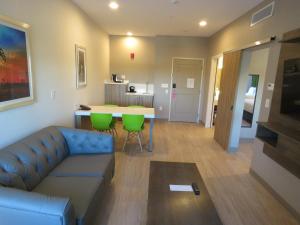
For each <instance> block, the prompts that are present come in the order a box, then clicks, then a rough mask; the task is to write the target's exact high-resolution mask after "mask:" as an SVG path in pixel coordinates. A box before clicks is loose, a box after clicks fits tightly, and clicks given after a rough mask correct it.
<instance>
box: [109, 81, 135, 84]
mask: <svg viewBox="0 0 300 225" xmlns="http://www.w3.org/2000/svg"><path fill="white" fill-rule="evenodd" d="M104 84H117V85H127V84H129V81H124V82H123V83H117V82H113V81H104Z"/></svg>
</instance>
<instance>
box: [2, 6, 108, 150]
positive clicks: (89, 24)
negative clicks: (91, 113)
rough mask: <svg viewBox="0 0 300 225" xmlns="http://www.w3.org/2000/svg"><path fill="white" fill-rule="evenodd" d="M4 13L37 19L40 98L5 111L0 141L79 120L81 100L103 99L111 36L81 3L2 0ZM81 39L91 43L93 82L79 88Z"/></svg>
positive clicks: (34, 40)
mask: <svg viewBox="0 0 300 225" xmlns="http://www.w3.org/2000/svg"><path fill="white" fill-rule="evenodd" d="M0 14H2V15H6V16H9V17H10V18H13V19H15V20H18V21H21V22H26V23H28V24H30V25H31V28H30V45H31V53H32V71H33V76H34V88H35V98H36V103H35V104H33V105H30V106H26V107H22V108H17V109H13V110H9V111H5V112H0V125H1V126H0V147H4V146H6V145H8V144H10V143H12V142H14V141H16V140H18V139H20V138H22V137H24V136H26V135H28V134H30V133H32V132H34V131H37V130H39V129H40V128H42V127H45V126H48V125H54V124H55V125H64V126H73V124H74V123H73V120H74V117H73V111H74V105H75V104H78V103H84V104H100V103H102V102H103V99H104V97H103V95H104V84H103V81H104V79H107V77H108V69H109V38H108V35H107V34H106V33H104V32H103V31H102V30H100V29H99V28H98V26H97V25H96V24H95V23H94V22H93V21H91V20H90V19H89V18H88V17H87V16H86V15H85V14H84V13H83V12H82V11H81V10H80V9H79V8H78V7H77V6H75V5H74V4H73V3H72V2H71V1H65V0H51V1H49V0H38V1H37V0H26V1H24V0H9V1H7V0H0ZM75 43H76V44H79V45H82V46H84V47H86V49H87V74H88V85H87V87H86V88H82V89H79V90H78V89H76V79H75ZM51 90H56V99H55V100H51V99H50V91H51Z"/></svg>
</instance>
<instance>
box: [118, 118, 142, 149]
mask: <svg viewBox="0 0 300 225" xmlns="http://www.w3.org/2000/svg"><path fill="white" fill-rule="evenodd" d="M122 120H123V128H124V130H126V131H127V135H126V139H125V142H124V145H123V151H125V146H126V144H127V141H128V139H129V137H130V135H131V134H133V135H136V136H137V138H138V141H139V145H140V148H141V152H142V151H143V146H142V141H141V134H142V130H143V124H144V115H127V114H124V115H122Z"/></svg>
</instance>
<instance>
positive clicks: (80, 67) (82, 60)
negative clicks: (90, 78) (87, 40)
mask: <svg viewBox="0 0 300 225" xmlns="http://www.w3.org/2000/svg"><path fill="white" fill-rule="evenodd" d="M75 54H76V87H77V88H81V87H84V86H86V85H87V73H86V71H87V70H86V49H85V48H84V47H81V46H79V45H75Z"/></svg>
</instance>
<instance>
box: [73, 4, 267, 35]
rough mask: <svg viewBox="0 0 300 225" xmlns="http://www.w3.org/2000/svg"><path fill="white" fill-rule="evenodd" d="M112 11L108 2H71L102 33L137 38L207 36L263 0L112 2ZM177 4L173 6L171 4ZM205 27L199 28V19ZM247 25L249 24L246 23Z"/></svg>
mask: <svg viewBox="0 0 300 225" xmlns="http://www.w3.org/2000/svg"><path fill="white" fill-rule="evenodd" d="M116 1H117V2H118V3H119V5H120V7H119V9H118V10H116V11H114V10H111V9H110V8H109V7H108V4H109V2H110V1H109V0H73V2H74V3H76V4H77V5H78V6H79V7H80V8H82V9H83V10H84V11H85V12H86V13H87V14H88V15H89V16H90V17H91V18H92V19H94V20H95V21H96V22H97V23H98V24H99V25H100V26H101V27H102V29H104V30H105V31H106V32H108V33H109V34H111V35H125V34H126V33H127V31H131V32H133V34H134V35H138V36H156V35H171V36H201V37H209V36H211V35H212V34H214V33H215V32H217V31H218V30H220V29H221V28H223V27H224V26H226V25H227V24H229V23H231V22H232V21H234V20H235V19H237V18H238V17H240V16H241V15H243V14H245V13H246V12H247V11H249V10H250V9H252V8H253V7H255V6H256V5H258V4H259V3H261V2H262V1H263V0H116ZM174 1H175V2H177V3H176V4H174V3H173V2H174ZM203 19H204V20H207V22H208V25H207V26H206V27H205V28H200V27H199V25H198V23H199V21H200V20H203ZM249 23H250V21H249Z"/></svg>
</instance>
